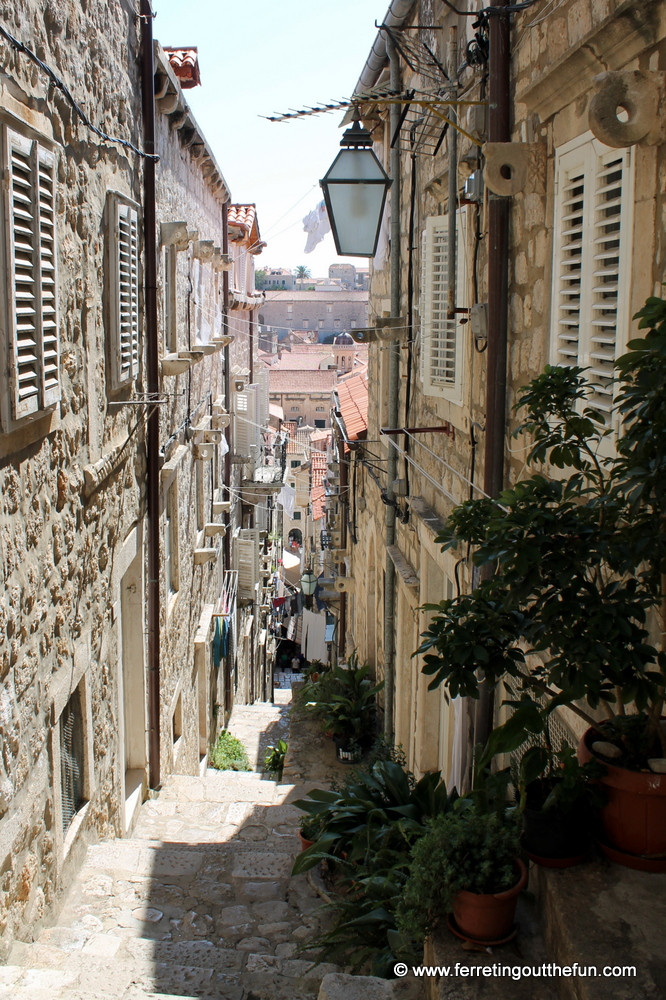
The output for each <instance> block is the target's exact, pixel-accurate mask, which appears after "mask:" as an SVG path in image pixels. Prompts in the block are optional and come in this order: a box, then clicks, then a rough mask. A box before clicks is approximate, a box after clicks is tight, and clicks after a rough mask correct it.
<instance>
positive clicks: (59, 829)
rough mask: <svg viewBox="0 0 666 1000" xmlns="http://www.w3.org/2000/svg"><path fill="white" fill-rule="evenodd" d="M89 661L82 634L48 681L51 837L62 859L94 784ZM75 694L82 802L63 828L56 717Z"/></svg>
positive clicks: (82, 818)
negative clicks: (79, 728)
mask: <svg viewBox="0 0 666 1000" xmlns="http://www.w3.org/2000/svg"><path fill="white" fill-rule="evenodd" d="M90 662H91V655H90V638H89V637H86V638H84V639H83V640H82V641H81V642H79V643H78V644H77V646H76V647H75V649H74V656H73V662H72V663H71V664H69V665H67V666H63V667H61V668H60V670H58V671H57V673H56V674H55V675H54V678H53V680H52V683H51V727H50V732H49V753H50V758H51V774H52V786H51V787H52V790H53V812H54V816H55V822H54V835H55V836H54V840H55V846H56V851H57V853H58V855H59V856H60V857H61V858H62V859H65V858H67V856H68V855H69V853H70V851H71V849H72V846H73V844H74V842H75V841H76V839H77V837H78V834H79V832H80V830H81V827H82V826H83V825H84V823H85V819H86V816H87V814H88V812H89V809H90V803H91V801H92V798H93V795H94V792H95V788H96V781H95V768H94V763H93V761H94V750H93V745H94V744H93V712H92V693H91V684H90V677H89V673H88V667H89V665H90ZM74 696H76V697H78V698H79V700H80V706H81V716H82V725H83V805H82V806H81V808H80V809H79V810H78V811H77V813H76V814H75V816H74V818H73V819H72V821H71V823H70V824H69V826H68V828H67V830H66V831H65V830H64V829H63V821H62V792H61V770H60V749H61V748H60V720H61V717H62V714H63V712H64V711H65V708H66V707H67V705H68V704H69V703H70V700H71V698H72V697H74Z"/></svg>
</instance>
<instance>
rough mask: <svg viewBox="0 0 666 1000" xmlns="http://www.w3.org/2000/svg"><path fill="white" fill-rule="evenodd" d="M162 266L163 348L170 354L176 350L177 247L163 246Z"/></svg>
mask: <svg viewBox="0 0 666 1000" xmlns="http://www.w3.org/2000/svg"><path fill="white" fill-rule="evenodd" d="M163 266H164V278H163V285H162V289H163V299H162V308H163V310H164V349H165V352H166V353H167V354H172V353H174V352H176V351H178V296H177V281H178V249H177V247H175V246H167V247H164V257H163Z"/></svg>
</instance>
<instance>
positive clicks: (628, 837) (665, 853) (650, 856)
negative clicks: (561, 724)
mask: <svg viewBox="0 0 666 1000" xmlns="http://www.w3.org/2000/svg"><path fill="white" fill-rule="evenodd" d="M592 734H593V730H592V729H588V730H587V732H586V733H585V734H584V735H583V737H582V739H581V741H580V743H579V744H578V760H579V761H580V762H581V764H585V763H587V761H588V760H592V757H593V756H594V754H593V753H592V751H591V750H590V747H589V744H590V743H591V742H592V739H593V735H592ZM603 763H604V764H605V766H606V774H605V775H604V777H603V778H600V779H599V782H600V784H601V785H603V787H604V789H605V791H606V794H607V796H608V802H607V804H606V805H605V806H604V807H603V808H602V810H601V823H602V827H603V838H604V840H605V841H606V843H607V845H608V846H609V847H611V848H615V851H616V853H617V852H619V854H617V856H613V860H614V861H615V860H619V859H620V857H621V855H627V857H626V858H625V859H624V860H620V864H624V865H626V866H627V867H629V868H635V867H639V864H638V863H639V862H640V861H641V860H643V859H645V860H649V861H650V863H651V864H654V863H655V862H656V863H657V864H658V865H659V864H662V865H663V867H661V868H660V869H659V870H661V871H666V774H651V773H646V772H643V771H629V770H627V769H626V768H624V767H616V766H615V765H614V764H608V763H606V761H603ZM659 855H661V858H659V857H658V856H659ZM634 858H635V862H636V863H632V862H633V859H634ZM651 870H654V869H651Z"/></svg>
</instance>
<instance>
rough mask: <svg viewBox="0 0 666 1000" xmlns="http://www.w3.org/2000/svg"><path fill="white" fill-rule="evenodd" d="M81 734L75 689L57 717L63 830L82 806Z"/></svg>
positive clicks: (81, 717)
mask: <svg viewBox="0 0 666 1000" xmlns="http://www.w3.org/2000/svg"><path fill="white" fill-rule="evenodd" d="M84 769H85V758H84V733H83V709H82V705H81V693H80V691H79V688H77V689H76V691H75V692H74V694H73V695H72V697H71V698H70V699H69V701H68V702H67V704H66V706H65V708H64V709H63V713H62V715H61V716H60V791H61V797H62V828H63V833H65V832H66V831H67V828H68V827H69V825H70V823H71V822H72V820H73V819H74V817H75V815H76V814H77V812H78V811H79V809H80V808H81V806H82V805H83V804H84V801H85V797H84V777H85V770H84Z"/></svg>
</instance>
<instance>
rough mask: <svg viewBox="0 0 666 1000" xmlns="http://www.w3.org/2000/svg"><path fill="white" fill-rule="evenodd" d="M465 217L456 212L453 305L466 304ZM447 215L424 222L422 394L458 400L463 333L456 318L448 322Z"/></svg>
mask: <svg viewBox="0 0 666 1000" xmlns="http://www.w3.org/2000/svg"><path fill="white" fill-rule="evenodd" d="M466 221H467V214H466V212H465V211H464V210H463V211H462V212H460V211H459V212H458V213H457V232H456V247H457V252H456V257H457V262H458V263H457V268H456V306H457V307H458V308H464V306H465V305H466V300H467V294H466V240H465V238H464V236H465V231H466ZM448 230H449V223H448V216H446V215H440V216H432V217H430V218H429V219H427V220H426V229H425V237H424V241H423V246H424V251H425V252H424V253H423V264H422V284H421V333H422V343H421V352H422V366H423V367H422V371H423V392H424V394H425V395H426V396H440V397H444V398H447V399H452V400H456V401H457V400H459V399H460V395H461V389H462V365H463V343H464V342H463V331H464V327H463V326H462V325H461V323H460V319H459V317H458V315H456V316H455V317H454V318H453V319H448V316H447V313H448V295H449V260H448V257H449V255H448V239H449V237H448ZM461 237H463V238H461Z"/></svg>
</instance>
